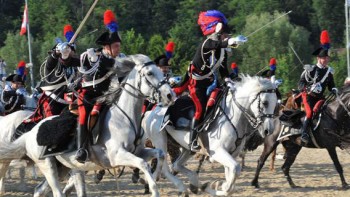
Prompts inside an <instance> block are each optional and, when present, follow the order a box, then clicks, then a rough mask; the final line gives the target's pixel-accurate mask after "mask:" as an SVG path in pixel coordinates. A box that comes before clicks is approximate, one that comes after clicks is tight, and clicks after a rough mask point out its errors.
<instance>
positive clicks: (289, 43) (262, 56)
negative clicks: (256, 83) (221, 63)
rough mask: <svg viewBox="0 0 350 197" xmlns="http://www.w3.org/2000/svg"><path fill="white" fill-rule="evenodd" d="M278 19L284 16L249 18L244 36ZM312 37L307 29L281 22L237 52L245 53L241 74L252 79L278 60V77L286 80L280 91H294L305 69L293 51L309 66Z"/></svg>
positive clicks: (254, 35)
mask: <svg viewBox="0 0 350 197" xmlns="http://www.w3.org/2000/svg"><path fill="white" fill-rule="evenodd" d="M279 16H281V13H278V12H275V13H274V14H269V13H262V14H259V15H255V14H252V15H250V16H248V17H247V21H246V26H245V28H244V32H254V31H255V30H256V29H258V28H259V27H261V26H263V25H264V24H268V23H269V22H270V21H272V20H274V19H275V18H277V17H279ZM247 34H249V33H246V35H247ZM309 35H310V33H309V32H308V31H307V30H305V29H304V28H302V27H297V26H293V25H292V24H291V23H290V22H289V20H288V17H283V18H280V19H279V20H277V21H275V22H274V23H271V24H270V25H269V26H266V27H265V28H264V29H262V30H260V31H258V32H257V33H255V34H252V35H251V37H249V40H248V42H247V44H245V45H243V46H241V47H240V48H238V50H241V51H242V53H241V54H242V63H241V66H240V70H241V72H243V73H249V74H251V75H255V74H257V73H259V72H262V71H263V70H265V69H268V66H269V60H270V58H271V57H275V58H276V59H277V70H276V77H277V78H282V79H283V80H284V84H283V87H282V88H281V89H282V91H283V93H285V91H286V90H290V89H291V88H295V87H296V86H297V81H298V79H299V76H300V74H301V72H302V69H303V66H302V65H301V63H300V62H299V60H298V59H297V58H296V56H295V55H294V54H293V51H292V48H291V47H293V49H294V50H295V51H296V52H297V53H298V56H300V58H301V59H302V60H303V61H304V63H306V62H308V61H309V60H310V57H311V55H310V54H311V52H312V50H311V49H310V45H309V43H308V37H309ZM234 58H235V57H234ZM304 63H302V64H304Z"/></svg>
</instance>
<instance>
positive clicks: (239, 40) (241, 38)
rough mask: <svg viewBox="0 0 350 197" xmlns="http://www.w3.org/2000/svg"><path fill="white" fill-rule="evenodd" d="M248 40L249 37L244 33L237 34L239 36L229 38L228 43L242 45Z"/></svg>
mask: <svg viewBox="0 0 350 197" xmlns="http://www.w3.org/2000/svg"><path fill="white" fill-rule="evenodd" d="M247 41H248V38H247V37H245V36H242V35H239V36H237V37H234V38H230V39H228V45H229V46H232V45H242V44H244V43H245V42H247Z"/></svg>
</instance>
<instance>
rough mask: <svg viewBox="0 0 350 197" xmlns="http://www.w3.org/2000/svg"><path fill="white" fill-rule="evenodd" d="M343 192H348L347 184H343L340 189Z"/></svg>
mask: <svg viewBox="0 0 350 197" xmlns="http://www.w3.org/2000/svg"><path fill="white" fill-rule="evenodd" d="M341 188H342V189H343V190H348V189H349V188H350V186H349V185H348V184H344V185H342V187H341Z"/></svg>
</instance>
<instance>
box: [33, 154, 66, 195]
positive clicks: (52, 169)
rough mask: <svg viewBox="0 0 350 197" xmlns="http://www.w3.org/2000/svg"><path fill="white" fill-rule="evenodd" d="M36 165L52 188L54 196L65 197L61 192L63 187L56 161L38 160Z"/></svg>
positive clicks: (52, 159)
mask: <svg viewBox="0 0 350 197" xmlns="http://www.w3.org/2000/svg"><path fill="white" fill-rule="evenodd" d="M36 164H37V166H38V168H39V169H40V171H41V173H42V174H43V175H44V176H45V178H46V180H47V182H48V184H49V185H50V187H51V190H52V194H53V196H54V197H61V196H62V197H63V196H64V195H63V193H62V191H61V185H60V182H59V179H58V170H57V166H56V161H55V159H54V158H52V157H48V158H45V160H37V161H36Z"/></svg>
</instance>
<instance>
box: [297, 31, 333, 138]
mask: <svg viewBox="0 0 350 197" xmlns="http://www.w3.org/2000/svg"><path fill="white" fill-rule="evenodd" d="M329 48H330V40H329V36H328V32H327V31H326V30H324V31H322V33H321V47H320V48H318V49H316V50H315V51H314V52H313V53H312V55H314V56H316V57H317V63H316V65H305V66H304V69H305V70H304V72H303V73H302V74H301V77H300V80H299V90H300V91H301V92H302V100H303V104H304V109H305V112H306V117H305V121H304V122H303V127H302V135H301V140H302V141H303V142H304V143H305V144H307V143H308V142H309V134H308V127H309V126H312V122H311V121H312V115H313V110H314V107H315V106H316V104H317V103H318V102H319V101H321V100H323V99H324V96H323V93H324V91H325V90H326V87H328V90H329V91H332V92H334V91H337V88H335V84H334V79H333V73H334V70H333V68H331V67H330V66H328V63H329V60H330V57H329ZM317 106H318V105H317Z"/></svg>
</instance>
